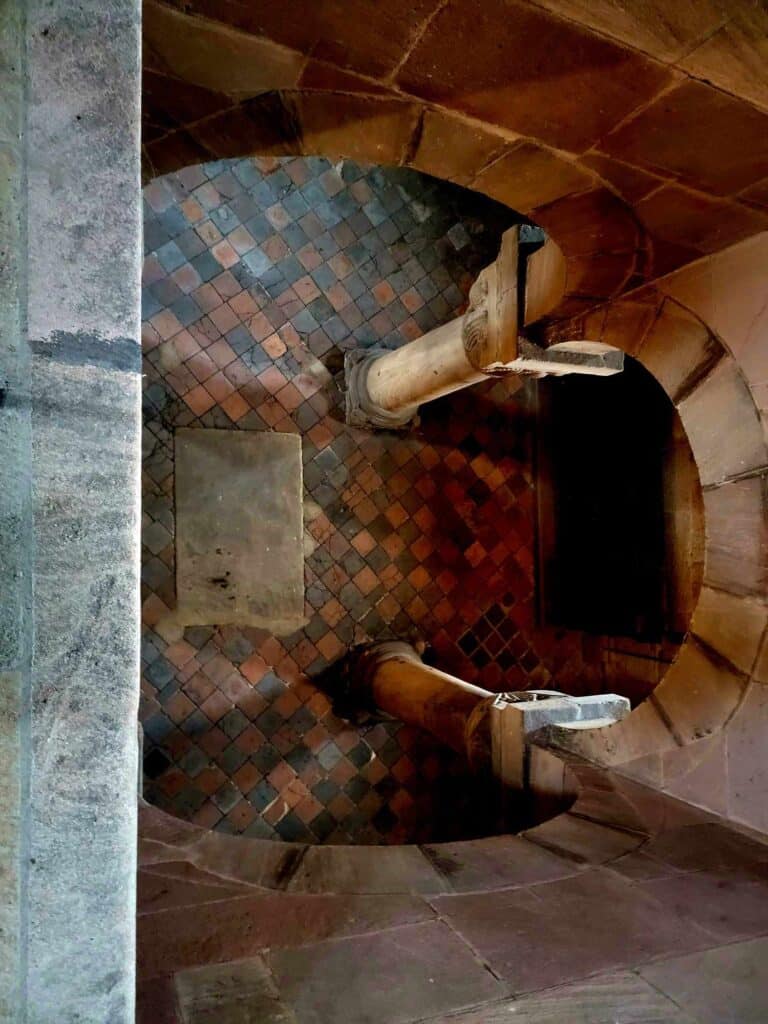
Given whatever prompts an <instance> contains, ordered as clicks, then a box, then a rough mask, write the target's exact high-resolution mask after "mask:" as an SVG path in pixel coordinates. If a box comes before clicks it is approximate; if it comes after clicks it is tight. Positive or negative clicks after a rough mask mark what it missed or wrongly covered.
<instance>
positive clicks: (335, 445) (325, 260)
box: [141, 158, 599, 843]
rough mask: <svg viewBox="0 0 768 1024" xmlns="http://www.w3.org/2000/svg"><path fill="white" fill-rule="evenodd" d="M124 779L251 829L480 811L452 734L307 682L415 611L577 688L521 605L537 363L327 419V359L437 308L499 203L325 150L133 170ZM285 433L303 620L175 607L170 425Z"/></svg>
mask: <svg viewBox="0 0 768 1024" xmlns="http://www.w3.org/2000/svg"><path fill="white" fill-rule="evenodd" d="M144 197H145V247H146V260H145V264H144V320H145V322H144V333H143V345H144V372H145V389H144V409H145V429H144V441H145V451H144V515H143V536H142V540H143V549H142V550H143V573H142V581H143V582H142V597H143V622H144V627H143V628H144V637H143V640H144V642H143V662H142V669H143V676H142V692H143V699H142V705H141V719H142V722H143V725H144V732H145V745H144V754H145V759H144V766H145V778H146V786H145V795H146V796H147V798H148V799H149V800H151V801H152V802H154V803H156V804H158V805H159V806H161V807H163V808H164V809H166V810H169V811H171V812H172V813H174V814H177V815H179V816H181V817H184V818H188V819H190V820H192V821H195V822H197V823H200V824H203V825H206V826H209V827H212V828H216V829H219V830H224V831H230V832H238V833H240V832H242V833H245V834H247V835H251V836H264V837H279V838H283V839H296V840H302V841H315V842H366V843H382V842H386V843H391V842H403V841H427V840H435V839H448V838H459V837H462V838H465V837H469V836H471V835H473V834H479V833H481V832H483V831H484V830H487V829H488V828H489V827H491V826H490V824H489V818H488V815H487V814H486V813H485V809H484V808H483V807H482V801H481V800H479V799H478V793H477V792H476V791H473V783H472V781H471V780H468V779H467V778H466V777H465V773H464V771H463V768H462V765H461V764H460V763H459V761H458V759H457V758H455V757H453V755H451V754H450V753H447V752H446V751H444V750H443V749H441V748H440V747H438V746H437V745H435V744H433V743H432V742H431V741H430V740H429V739H428V738H427V737H425V736H422V735H420V734H418V733H417V732H416V731H414V730H412V729H410V728H407V727H403V726H400V725H399V724H398V723H392V722H386V723H382V722H380V723H374V724H371V725H370V726H367V727H357V726H353V725H350V724H349V723H347V722H344V721H342V720H341V719H339V718H337V717H336V716H335V715H334V713H333V711H332V710H331V707H330V704H329V700H328V698H327V697H326V696H325V694H324V693H323V692H322V690H320V689H318V688H317V687H316V686H314V685H313V682H312V680H313V678H315V677H317V676H318V675H319V674H320V673H322V672H323V671H324V670H325V669H327V667H328V666H329V665H330V664H331V663H332V662H333V661H334V660H335V659H337V658H338V657H339V656H340V655H341V654H342V653H343V652H344V651H346V650H347V648H348V647H349V646H350V645H351V644H352V643H354V642H358V641H362V640H365V639H370V638H375V637H380V636H398V637H407V636H408V635H409V634H411V633H413V632H417V633H418V634H419V635H421V636H423V637H424V638H425V639H426V640H427V641H428V642H429V643H430V644H431V648H432V657H433V658H434V659H435V661H436V662H437V663H438V664H439V665H440V666H441V667H444V668H446V669H447V670H448V671H452V672H454V673H456V674H457V675H460V676H462V677H464V678H467V679H471V680H477V681H479V682H480V683H482V684H483V685H485V686H487V687H488V688H489V689H493V690H501V689H521V688H525V687H529V686H547V685H553V677H556V678H555V683H556V685H557V686H558V687H559V688H563V689H569V688H570V689H571V690H572V691H573V692H578V690H579V688H581V687H584V688H587V689H588V688H589V685H590V681H591V680H594V678H595V675H596V673H597V672H599V668H598V666H597V663H596V662H595V660H594V659H590V649H589V644H588V643H585V641H584V638H583V637H582V636H581V635H580V634H575V633H563V632H560V633H556V632H555V631H553V630H541V629H537V627H536V623H535V613H534V555H533V552H534V519H535V516H534V511H535V510H534V491H533V480H532V464H531V450H532V443H531V438H532V429H533V423H532V421H533V400H534V391H533V388H534V387H535V385H532V384H528V385H522V384H521V382H520V381H519V380H517V379H512V380H507V381H501V382H489V384H487V385H481V386H478V387H476V388H473V389H470V390H468V391H464V392H460V393H458V394H456V395H453V396H450V397H449V398H446V399H443V400H441V401H440V402H436V403H434V404H433V405H431V406H428V407H425V408H424V410H423V416H422V425H421V428H420V429H419V430H418V431H417V432H415V433H413V434H410V435H391V434H383V433H379V434H369V433H366V432H363V431H360V430H356V429H352V428H350V427H347V426H346V425H345V424H344V421H343V395H342V393H341V390H340V388H341V385H342V383H343V372H342V360H343V353H344V351H345V350H347V349H350V348H353V347H356V346H370V345H374V344H376V345H384V346H387V347H396V346H398V345H401V344H405V343H407V342H408V341H410V340H412V339H413V338H415V337H417V336H419V335H420V334H422V333H424V332H425V331H428V330H430V329H431V328H432V327H434V326H436V325H438V324H441V323H443V322H445V321H446V320H448V319H449V318H451V317H453V316H455V315H456V314H457V313H459V312H460V311H461V310H462V309H463V307H464V305H465V302H466V295H467V292H468V289H469V286H470V284H471V283H472V281H473V279H474V277H475V276H476V274H477V272H478V271H479V269H480V268H481V267H482V266H484V265H486V264H487V263H489V262H490V261H491V260H492V259H493V258H494V257H495V254H496V252H497V249H498V242H499V236H500V234H501V232H502V231H503V230H504V229H505V228H506V227H507V226H508V225H509V224H510V223H511V215H510V213H509V212H508V211H506V210H504V209H503V208H501V207H499V206H497V205H495V204H492V203H490V202H488V201H486V200H483V199H481V198H480V197H478V196H475V195H473V194H472V193H468V192H466V191H464V190H461V189H457V188H454V187H452V186H448V185H446V184H443V183H438V182H435V181H433V180H432V179H429V178H426V177H423V176H421V175H418V174H416V173H414V172H411V171H403V170H395V169H391V170H385V169H381V168H374V169H370V168H363V167H358V166H356V165H355V164H352V163H350V162H344V163H343V164H340V165H338V166H332V165H331V164H330V163H328V162H327V161H325V160H321V159H314V158H307V159H291V160H283V161H276V160H259V159H254V160H250V159H245V160H240V161H225V162H217V163H214V164H206V165H202V166H195V167H190V168H187V169H185V170H183V171H180V172H179V173H177V174H174V175H169V176H167V177H165V178H161V179H158V180H156V181H154V182H153V183H152V184H150V185H149V186H148V187H147V188H146V189H145V192H144ZM181 426H184V427H187V426H196V427H200V428H206V427H217V428H230V429H242V430H276V431H291V432H295V433H299V434H301V436H302V447H303V461H304V483H305V508H306V513H307V545H306V551H307V555H306V568H305V597H306V614H307V620H308V621H307V625H306V627H305V628H304V629H302V630H300V631H299V632H297V633H295V634H293V635H292V636H289V637H280V638H277V637H274V636H270V635H268V634H266V633H264V632H262V631H259V630H255V629H247V628H233V627H222V628H218V629H217V628H215V627H214V626H213V625H212V626H211V627H210V628H200V627H195V628H191V629H186V630H184V631H183V632H182V631H181V630H180V628H179V627H178V626H176V625H175V623H174V620H173V616H172V611H173V608H174V603H175V598H174V499H173V488H174V476H173V470H174V463H173V431H174V429H175V428H176V427H181Z"/></svg>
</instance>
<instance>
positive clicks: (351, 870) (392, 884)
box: [288, 846, 447, 895]
mask: <svg viewBox="0 0 768 1024" xmlns="http://www.w3.org/2000/svg"><path fill="white" fill-rule="evenodd" d="M446 888H447V886H446V884H445V882H444V881H443V879H442V877H441V876H440V875H439V874H438V873H437V871H435V869H434V867H433V866H432V864H431V863H430V862H429V861H428V860H427V858H426V857H425V856H424V854H423V853H422V852H421V850H420V849H419V848H418V847H417V846H311V847H309V848H308V849H307V852H306V854H305V856H304V857H303V858H302V861H301V864H300V865H299V867H298V869H297V871H296V873H295V874H294V876H293V877H292V878H291V881H290V883H289V885H288V889H289V891H290V892H309V893H331V892H333V893H358V894H368V893H369V894H372V895H373V894H376V893H396V892H400V893H408V892H424V893H440V892H445V890H446Z"/></svg>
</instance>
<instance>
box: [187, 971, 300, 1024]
mask: <svg viewBox="0 0 768 1024" xmlns="http://www.w3.org/2000/svg"><path fill="white" fill-rule="evenodd" d="M176 992H177V994H178V1000H179V1008H180V1011H181V1019H182V1021H183V1022H184V1024H297V1022H296V1017H295V1016H294V1015H293V1013H291V1011H290V1010H288V1009H287V1008H286V1007H285V1006H284V1005H283V1003H282V1001H281V999H280V996H279V994H278V992H277V989H276V988H275V983H274V981H273V980H272V977H271V975H270V972H269V970H268V968H267V966H266V965H265V963H264V961H263V960H261V959H254V960H243V961H241V962H240V963H237V964H222V965H218V964H216V965H212V966H209V967H198V968H197V969H196V970H192V971H181V972H180V973H179V974H177V975H176Z"/></svg>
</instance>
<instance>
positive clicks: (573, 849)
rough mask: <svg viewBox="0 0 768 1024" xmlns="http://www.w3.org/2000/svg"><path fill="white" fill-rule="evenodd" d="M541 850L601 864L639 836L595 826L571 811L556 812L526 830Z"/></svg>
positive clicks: (630, 847) (628, 847) (632, 847)
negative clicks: (556, 814)
mask: <svg viewBox="0 0 768 1024" xmlns="http://www.w3.org/2000/svg"><path fill="white" fill-rule="evenodd" d="M526 835H527V838H528V839H529V840H530V841H531V842H533V843H538V844H539V845H541V846H543V847H544V848H545V849H549V850H552V851H554V852H555V853H557V854H559V855H560V856H563V857H570V858H571V859H572V860H574V861H576V862H577V863H590V864H603V863H605V862H606V861H611V860H613V859H614V858H616V857H620V856H622V854H625V853H628V852H629V851H630V850H635V849H637V847H638V846H639V845H640V844H641V842H642V839H643V837H642V836H640V835H638V834H636V833H632V832H623V831H619V830H618V829H615V828H610V827H606V826H605V825H598V824H597V822H594V821H587V820H586V819H585V818H579V817H576V815H574V814H560V815H558V817H556V818H553V819H552V820H551V821H547V822H544V824H543V825H537V827H536V828H534V829H531V830H530V831H529V832H528V833H526Z"/></svg>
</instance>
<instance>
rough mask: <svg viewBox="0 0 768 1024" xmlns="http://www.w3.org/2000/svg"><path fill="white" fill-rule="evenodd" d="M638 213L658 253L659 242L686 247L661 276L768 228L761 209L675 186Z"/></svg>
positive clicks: (646, 202)
mask: <svg viewBox="0 0 768 1024" xmlns="http://www.w3.org/2000/svg"><path fill="white" fill-rule="evenodd" d="M635 212H636V214H637V216H638V218H639V219H640V221H641V223H642V224H643V225H644V226H645V227H646V229H647V230H648V231H649V232H650V234H651V236H652V238H653V239H654V247H655V249H656V250H658V249H659V248H660V244H659V243H673V244H674V245H678V246H684V247H685V248H684V250H683V255H682V258H680V259H677V260H676V261H675V262H674V264H673V265H672V266H669V265H666V266H665V265H663V264H662V266H660V267H657V270H658V272H659V273H661V274H663V273H666V272H667V271H670V270H675V269H676V268H677V267H679V266H680V265H681V264H682V263H689V262H690V261H691V260H693V259H695V258H696V255H697V254H701V253H710V252H718V251H719V250H720V249H725V248H727V247H728V246H729V245H735V244H736V243H737V242H741V241H742V239H744V238H748V237H749V236H750V235H754V234H757V233H758V232H760V231H763V230H765V228H766V225H768V219H766V216H765V214H764V213H763V212H761V211H759V210H757V209H750V208H748V207H747V206H744V205H742V204H740V203H735V202H730V201H727V200H724V199H722V200H718V199H714V198H711V197H709V196H707V195H705V194H704V193H702V192H693V191H689V190H688V189H684V188H681V187H680V186H679V185H674V184H669V185H664V186H663V187H662V188H660V189H658V190H657V191H655V192H652V193H651V194H650V195H649V196H647V197H646V198H645V199H642V200H641V201H640V202H639V203H638V204H637V205H636V207H635ZM555 237H557V236H555ZM657 262H658V258H657Z"/></svg>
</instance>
